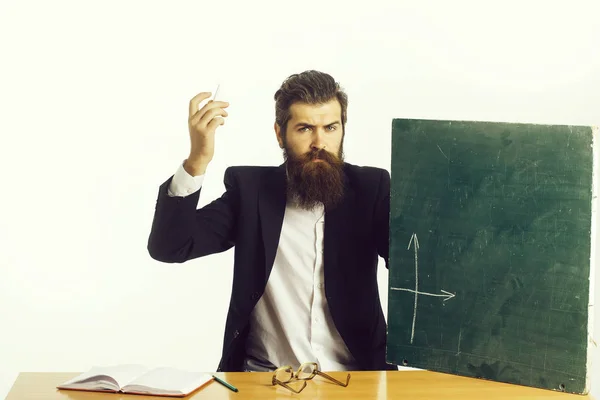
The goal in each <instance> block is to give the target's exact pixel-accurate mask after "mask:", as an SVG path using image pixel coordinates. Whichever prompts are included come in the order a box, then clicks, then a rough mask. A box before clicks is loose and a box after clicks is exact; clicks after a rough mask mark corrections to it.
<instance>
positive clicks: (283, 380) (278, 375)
mask: <svg viewBox="0 0 600 400" xmlns="http://www.w3.org/2000/svg"><path fill="white" fill-rule="evenodd" d="M316 375H319V376H322V377H323V378H326V379H329V380H330V381H332V382H333V383H335V384H336V385H340V386H343V387H346V386H348V383H349V382H350V374H348V376H347V377H346V383H342V382H340V381H338V380H337V379H335V378H333V377H331V376H329V375H327V374H325V373H323V372H321V371H320V370H319V366H318V365H317V363H315V362H308V363H304V364H302V365H300V367H298V370H297V371H296V372H294V370H293V369H292V367H291V366H289V365H286V366H283V367H279V368H277V369H276V370H275V371H274V372H273V378H272V380H271V384H272V385H273V386H275V385H281V386H283V387H284V388H286V389H288V390H291V391H292V392H294V393H300V392H301V391H302V390H303V389H304V388H305V387H306V381H308V380H310V379H312V378H314V377H315V376H316ZM293 381H302V387H300V389H298V390H296V389H294V388H293V387H291V386H290V385H288V383H291V382H293Z"/></svg>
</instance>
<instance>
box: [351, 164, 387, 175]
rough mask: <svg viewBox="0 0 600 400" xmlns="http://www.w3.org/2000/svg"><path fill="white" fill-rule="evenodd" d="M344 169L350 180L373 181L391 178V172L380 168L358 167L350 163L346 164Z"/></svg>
mask: <svg viewBox="0 0 600 400" xmlns="http://www.w3.org/2000/svg"><path fill="white" fill-rule="evenodd" d="M344 169H345V172H346V174H347V175H348V177H349V178H351V179H352V178H353V177H354V178H358V179H365V178H366V179H373V178H378V177H381V176H382V175H383V176H389V172H388V171H387V170H386V169H384V168H380V167H373V166H369V165H356V164H350V163H348V162H345V163H344Z"/></svg>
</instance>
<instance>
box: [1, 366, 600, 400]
mask: <svg viewBox="0 0 600 400" xmlns="http://www.w3.org/2000/svg"><path fill="white" fill-rule="evenodd" d="M78 374H79V373H75V372H72V373H49V372H23V373H21V374H19V376H18V377H17V380H16V381H15V383H14V385H13V387H12V389H11V391H10V392H9V394H8V397H7V398H6V400H41V399H43V400H56V399H61V400H98V399H102V400H121V399H122V400H142V399H147V400H149V399H153V400H157V399H167V397H150V396H140V395H123V394H114V393H93V392H77V391H72V390H57V389H56V386H57V385H59V384H61V383H63V382H64V381H66V380H68V379H70V378H73V377H75V376H77V375H78ZM351 374H352V378H351V379H350V384H349V385H348V387H346V388H344V387H341V386H337V385H335V384H332V383H329V382H328V381H326V380H324V379H323V378H321V377H318V376H317V377H315V378H314V379H313V380H312V381H309V382H308V383H307V385H306V388H305V389H304V390H303V391H302V392H301V393H300V394H295V393H292V392H290V391H288V390H287V389H284V388H282V387H281V386H271V374H270V373H268V372H226V373H219V374H216V375H217V376H219V377H222V378H223V379H225V380H226V381H227V382H230V383H231V384H232V385H234V386H236V387H237V388H238V389H239V392H237V393H235V392H232V391H230V390H229V389H227V388H225V387H224V386H222V385H220V384H219V383H217V382H212V383H210V384H208V386H205V387H204V388H202V389H200V390H199V391H197V392H195V393H192V394H191V395H190V396H188V397H187V398H186V399H194V400H198V399H212V400H219V399H237V400H243V399H295V398H296V399H321V398H322V399H328V400H336V399H344V400H349V399H411V400H414V399H416V400H419V399H428V400H429V399H443V400H454V399H461V400H464V399H477V400H481V399H482V400H496V399H515V400H517V399H522V400H525V399H527V400H531V399H535V400H546V399H548V400H551V399H558V400H560V399H564V400H588V399H592V397H591V396H580V395H573V394H567V393H560V392H554V391H550V390H543V389H534V388H529V387H524V386H517V385H509V384H504V383H498V382H491V381H484V380H479V379H473V378H464V377H459V376H453V375H447V374H440V373H436V372H428V371H380V372H363V371H361V372H351ZM331 375H332V376H333V377H335V378H338V379H340V380H342V378H343V377H345V376H346V375H345V374H344V373H343V372H332V373H331Z"/></svg>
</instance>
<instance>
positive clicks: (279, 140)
mask: <svg viewBox="0 0 600 400" xmlns="http://www.w3.org/2000/svg"><path fill="white" fill-rule="evenodd" d="M273 128H274V129H275V136H276V137H277V142H278V143H279V147H280V148H282V149H283V138H282V137H281V128H280V127H279V124H277V122H275V124H274V125H273Z"/></svg>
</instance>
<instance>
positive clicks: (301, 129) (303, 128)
mask: <svg viewBox="0 0 600 400" xmlns="http://www.w3.org/2000/svg"><path fill="white" fill-rule="evenodd" d="M308 129H309V128H308V126H304V127H302V128H300V129H299V131H300V132H306V131H307V130H308Z"/></svg>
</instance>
